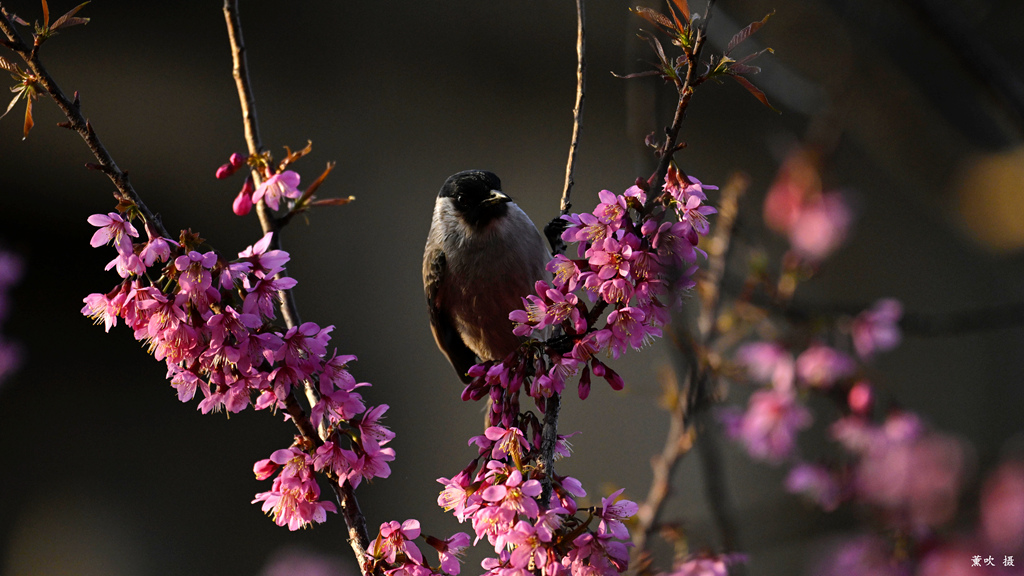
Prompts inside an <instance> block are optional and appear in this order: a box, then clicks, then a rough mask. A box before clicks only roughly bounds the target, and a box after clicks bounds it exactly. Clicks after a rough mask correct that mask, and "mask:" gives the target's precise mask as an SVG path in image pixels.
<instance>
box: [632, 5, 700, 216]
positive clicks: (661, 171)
mask: <svg viewBox="0 0 1024 576" xmlns="http://www.w3.org/2000/svg"><path fill="white" fill-rule="evenodd" d="M714 4H715V0H708V7H707V10H705V12H704V18H703V19H702V20H701V22H700V24H698V26H697V33H696V35H695V37H694V40H693V48H692V49H690V50H687V51H686V77H685V78H684V79H683V80H682V81H680V80H678V79H677V80H676V88H677V90H678V91H679V101H678V102H677V103H676V111H675V114H674V116H673V117H672V124H671V125H669V126H668V127H667V128H665V143H664V144H662V145H661V147H660V148H659V149H658V155H659V160H658V168H657V170H655V172H654V182H652V183H651V194H650V196H649V197H648V199H647V203H648V207H650V206H651V205H653V202H654V200H655V199H656V198H657V197H658V196H659V195H660V194H661V189H662V186H663V185H664V183H665V175H666V174H668V167H669V164H671V163H672V156H673V155H674V154H675V153H676V152H677V151H678V150H679V148H680V144H679V130H680V129H681V128H682V126H683V120H685V119H686V109H687V107H689V105H690V98H692V97H693V90H694V88H696V87H697V85H698V84H700V83H701V82H703V80H704V77H703V76H700V75H699V74H698V73H697V68H698V65H699V64H700V55H701V52H702V51H703V49H704V44H705V42H706V41H707V38H708V34H707V30H708V23H709V22H710V21H711V8H712V7H713V6H714Z"/></svg>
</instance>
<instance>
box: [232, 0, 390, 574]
mask: <svg viewBox="0 0 1024 576" xmlns="http://www.w3.org/2000/svg"><path fill="white" fill-rule="evenodd" d="M224 20H225V22H226V24H227V28H228V40H229V41H230V43H231V60H232V71H231V72H232V76H233V77H234V78H235V86H236V88H237V89H238V100H239V103H240V104H241V107H242V122H243V125H244V127H245V141H246V144H247V145H248V147H249V154H250V155H257V154H260V153H262V152H263V143H262V142H261V141H260V132H259V124H258V123H257V121H256V101H255V98H254V97H253V93H252V88H251V85H250V83H249V66H248V63H247V61H246V57H245V41H244V40H243V38H242V23H241V20H240V19H239V15H238V2H237V0H224ZM261 176H262V175H261V174H259V171H258V170H253V180H254V182H255V184H256V185H257V186H258V185H259V183H260V180H261ZM256 213H257V214H258V216H259V219H260V225H261V226H262V228H263V232H264V233H267V232H273V233H274V236H273V237H272V239H271V242H270V248H271V249H274V250H280V249H281V234H280V232H281V227H282V222H281V220H279V219H278V218H276V217H275V216H274V214H273V213H272V212H271V210H270V208H269V207H268V206H267V205H266V202H264V201H263V200H260V202H259V203H258V204H257V205H256ZM279 295H280V297H281V315H282V316H283V317H284V320H285V323H286V324H287V325H288V327H289V328H294V327H295V326H298V325H299V324H300V323H301V319H300V318H299V311H298V307H297V305H296V303H295V295H294V294H293V293H292V291H291V290H281V291H280V292H279ZM304 389H305V393H306V399H307V400H308V401H309V403H310V406H314V405H316V403H317V402H318V401H319V400H320V398H319V394H318V393H317V391H316V389H315V388H314V387H313V386H312V383H311V382H310V381H308V380H307V381H306V382H304ZM286 404H287V408H288V413H289V414H290V415H291V416H292V420H293V421H294V422H295V425H296V426H297V427H298V428H299V431H300V432H301V433H302V434H303V436H304V437H305V438H306V439H307V441H308V440H310V438H309V436H310V435H313V437H314V438H319V439H321V440H327V437H326V436H327V434H326V430H320V431H318V432H314V431H313V426H312V424H311V423H310V421H309V417H308V415H307V414H306V413H305V411H304V410H302V408H301V407H300V406H299V405H298V403H297V402H296V400H295V398H294V397H293V396H289V397H288V399H287V401H286ZM314 444H316V442H314ZM330 480H331V487H332V488H333V489H334V494H335V496H336V498H337V500H338V505H339V506H340V508H341V513H342V517H343V518H344V519H345V524H346V526H348V542H349V545H350V546H351V547H352V551H353V552H354V553H355V556H356V561H357V563H358V564H359V570H360V572H362V573H363V574H364V575H365V574H368V573H370V569H371V566H372V559H371V558H370V557H369V556H368V555H367V553H366V549H367V547H369V545H370V537H369V534H368V533H367V531H366V518H365V517H364V516H363V513H362V511H361V510H360V508H359V501H358V500H357V499H356V496H355V492H354V490H353V489H352V486H351V485H350V484H349V483H348V482H346V481H339V479H338V478H334V477H331V478H330Z"/></svg>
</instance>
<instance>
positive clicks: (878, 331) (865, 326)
mask: <svg viewBox="0 0 1024 576" xmlns="http://www.w3.org/2000/svg"><path fill="white" fill-rule="evenodd" d="M902 317H903V306H902V305H901V304H900V301H899V300H896V299H895V298H885V299H882V300H879V301H878V302H875V305H874V306H872V307H871V308H869V309H867V310H865V311H863V312H861V313H860V314H858V315H857V317H856V318H854V319H853V327H852V336H853V347H854V348H855V349H856V350H857V354H858V355H859V356H860V357H861V358H863V359H865V360H866V359H868V358H870V357H871V356H873V355H874V354H875V352H885V351H886V350H892V349H893V348H895V347H896V346H898V345H899V343H900V340H901V339H902V334H901V332H900V326H899V322H900V318H902Z"/></svg>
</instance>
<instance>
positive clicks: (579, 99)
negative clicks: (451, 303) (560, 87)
mask: <svg viewBox="0 0 1024 576" xmlns="http://www.w3.org/2000/svg"><path fill="white" fill-rule="evenodd" d="M584 17H585V14H584V11H583V0H576V104H575V106H574V107H573V114H572V116H573V121H572V143H571V144H569V159H568V160H567V161H566V163H565V188H563V190H562V200H561V202H560V204H559V207H560V209H561V212H562V215H563V216H564V215H566V214H568V213H569V208H570V207H571V204H570V203H569V194H570V193H571V192H572V186H573V171H574V169H575V167H576V149H577V148H578V147H579V141H580V124H581V122H582V119H583V91H584V80H583V78H584V72H585V71H586V59H585V57H584V51H585V48H586V40H585V29H586V27H585V25H584ZM557 220H558V219H557V218H556V219H555V221H557ZM555 221H552V223H554V222H555ZM549 227H550V225H549ZM545 231H546V232H547V229H545ZM549 240H550V238H549ZM551 245H552V246H551V248H552V250H553V251H555V252H556V253H557V252H560V250H559V248H561V249H564V247H565V244H564V243H562V242H556V241H554V240H552V241H551ZM558 335H559V334H558V333H557V332H556V334H554V336H556V337H557V336H558ZM561 408H562V398H561V395H559V394H557V393H555V394H552V395H551V397H550V398H548V399H547V401H546V402H545V405H544V425H543V427H542V428H541V444H540V459H541V466H542V467H543V468H544V479H543V482H542V486H543V488H542V491H541V495H540V501H541V502H548V501H549V500H550V499H551V490H552V487H551V481H552V479H553V477H554V474H555V448H557V447H558V413H559V411H560V410H561Z"/></svg>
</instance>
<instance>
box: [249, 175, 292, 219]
mask: <svg viewBox="0 0 1024 576" xmlns="http://www.w3.org/2000/svg"><path fill="white" fill-rule="evenodd" d="M298 186H299V174H298V172H293V171H291V170H285V171H284V172H281V173H279V174H274V175H273V176H271V177H270V178H267V179H266V181H264V182H263V183H262V184H260V185H259V187H258V188H256V192H255V193H253V195H252V201H253V204H259V202H260V200H263V201H265V202H266V203H267V206H269V207H270V208H271V209H273V210H277V209H278V208H279V206H280V203H281V198H298V197H300V196H302V192H300V191H299V189H298Z"/></svg>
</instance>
